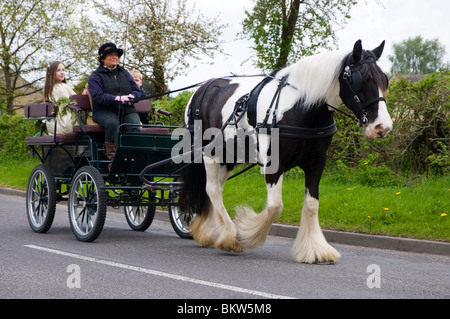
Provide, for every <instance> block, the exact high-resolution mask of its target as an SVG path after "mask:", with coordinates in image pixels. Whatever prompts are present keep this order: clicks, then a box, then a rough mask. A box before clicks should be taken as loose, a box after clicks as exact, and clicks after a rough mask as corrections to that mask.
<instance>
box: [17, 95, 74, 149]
mask: <svg viewBox="0 0 450 319" xmlns="http://www.w3.org/2000/svg"><path fill="white" fill-rule="evenodd" d="M56 114H57V107H56V106H55V105H54V104H53V103H50V102H49V103H40V104H27V105H25V120H41V121H43V120H51V119H54V118H55V116H56ZM42 125H43V126H45V125H44V124H42ZM43 126H41V131H40V133H39V134H40V135H39V136H27V137H26V138H25V143H26V144H27V145H29V146H32V145H57V144H75V143H76V142H77V136H76V135H49V136H45V135H43V133H44V127H43Z"/></svg>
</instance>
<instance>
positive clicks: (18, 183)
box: [0, 158, 41, 190]
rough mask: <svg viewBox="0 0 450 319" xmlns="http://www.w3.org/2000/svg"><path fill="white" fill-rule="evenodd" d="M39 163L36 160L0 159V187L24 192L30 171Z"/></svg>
mask: <svg viewBox="0 0 450 319" xmlns="http://www.w3.org/2000/svg"><path fill="white" fill-rule="evenodd" d="M40 163H41V162H40V161H39V159H38V158H27V159H14V160H1V159H0V186H1V187H8V188H14V189H23V190H25V189H26V188H27V183H28V177H29V176H30V173H31V171H32V170H33V168H34V167H35V166H36V165H38V164H40Z"/></svg>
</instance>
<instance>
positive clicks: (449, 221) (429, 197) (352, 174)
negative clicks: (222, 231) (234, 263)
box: [0, 158, 450, 241]
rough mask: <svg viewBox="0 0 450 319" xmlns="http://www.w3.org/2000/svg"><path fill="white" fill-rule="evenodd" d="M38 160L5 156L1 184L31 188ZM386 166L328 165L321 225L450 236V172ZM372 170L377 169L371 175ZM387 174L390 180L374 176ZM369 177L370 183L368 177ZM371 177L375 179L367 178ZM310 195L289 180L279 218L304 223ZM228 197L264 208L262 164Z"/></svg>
mask: <svg viewBox="0 0 450 319" xmlns="http://www.w3.org/2000/svg"><path fill="white" fill-rule="evenodd" d="M39 163H40V162H39V160H38V159H36V158H33V159H26V160H8V161H0V186H2V187H9V188H14V189H23V190H24V189H26V186H27V182H28V177H29V175H30V173H31V171H32V169H33V168H34V167H35V166H36V165H38V164H39ZM380 171H381V170H377V171H373V168H372V169H371V170H367V169H365V170H359V171H358V170H355V171H335V170H332V169H329V168H327V170H326V172H325V174H324V177H323V178H322V181H321V183H320V210H319V220H320V224H321V226H322V227H323V228H325V229H335V230H345V231H352V232H362V233H368V234H383V235H390V236H400V237H408V238H417V239H429V240H442V241H450V176H443V177H422V178H419V179H417V180H415V181H414V182H411V181H406V182H405V181H398V180H395V179H392V178H386V174H384V175H383V176H381V175H380V176H379V175H377V174H379V172H380ZM368 172H369V173H370V174H372V175H371V176H372V177H371V176H369V175H368ZM371 178H372V179H373V180H374V181H377V180H378V181H379V180H381V179H383V178H384V181H383V183H380V184H384V185H389V186H380V185H377V186H376V187H374V186H372V185H373V184H374V182H373V181H371ZM364 181H366V182H364ZM367 181H370V182H367ZM303 197H304V178H303V173H301V171H298V170H293V171H291V172H289V173H288V174H287V175H286V176H285V178H284V180H283V203H284V209H283V213H282V214H281V216H280V217H279V218H278V219H277V222H279V223H284V224H292V225H299V223H300V217H301V216H300V215H301V209H302V205H303ZM224 202H225V205H226V207H227V210H228V211H229V213H230V215H232V216H234V215H235V208H236V207H237V206H248V207H251V208H252V209H254V210H255V211H256V212H260V211H261V210H262V209H263V208H264V206H265V202H266V187H265V183H264V178H263V177H262V175H260V174H259V169H258V168H254V169H252V170H250V171H249V172H247V173H245V174H243V175H241V176H239V177H237V178H234V179H232V180H230V181H228V182H227V184H226V185H225V189H224Z"/></svg>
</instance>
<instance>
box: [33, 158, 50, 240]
mask: <svg viewBox="0 0 450 319" xmlns="http://www.w3.org/2000/svg"><path fill="white" fill-rule="evenodd" d="M26 199H27V217H28V223H29V224H30V227H31V229H32V230H33V231H34V232H36V233H45V232H47V231H48V230H49V229H50V227H51V226H52V223H53V219H54V218H55V211H56V184H55V178H54V177H53V173H52V171H51V169H50V168H49V167H48V166H47V165H44V164H40V165H38V166H36V167H35V168H34V169H33V171H32V172H31V174H30V178H29V179H28V185H27V193H26Z"/></svg>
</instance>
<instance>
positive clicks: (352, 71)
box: [328, 51, 386, 126]
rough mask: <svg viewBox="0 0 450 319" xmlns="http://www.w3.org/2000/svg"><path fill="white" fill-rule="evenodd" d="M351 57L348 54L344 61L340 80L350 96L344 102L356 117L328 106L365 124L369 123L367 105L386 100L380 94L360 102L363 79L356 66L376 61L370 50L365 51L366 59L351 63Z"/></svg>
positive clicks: (356, 121) (358, 122)
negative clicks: (348, 99) (359, 92)
mask: <svg viewBox="0 0 450 319" xmlns="http://www.w3.org/2000/svg"><path fill="white" fill-rule="evenodd" d="M351 57H352V56H351V55H349V56H348V58H347V60H346V62H345V68H344V72H343V73H342V80H343V85H344V87H346V88H347V90H348V91H349V92H350V93H351V96H352V99H351V100H350V103H346V102H344V104H345V105H346V106H347V107H348V108H349V109H350V110H351V111H352V112H353V113H354V114H355V116H356V117H354V116H352V115H350V114H348V113H346V112H343V111H341V110H339V109H337V108H336V107H334V106H332V105H328V106H329V107H331V108H332V109H334V110H336V111H338V112H341V113H342V114H345V115H347V116H348V117H350V118H351V119H353V120H354V121H355V123H357V124H361V125H363V126H367V125H368V124H369V120H368V119H367V111H366V109H367V107H369V106H370V105H372V104H374V103H377V102H380V101H384V102H386V99H385V98H384V97H382V96H379V97H375V98H373V99H370V100H368V101H366V102H365V103H364V104H363V103H362V102H361V99H360V98H359V96H358V91H359V90H360V89H361V88H362V87H363V79H362V75H361V72H359V71H358V70H357V69H356V68H357V67H359V66H361V65H363V64H369V63H376V60H375V58H374V55H373V53H372V52H371V51H366V59H365V60H364V61H360V62H358V63H356V64H351Z"/></svg>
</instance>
